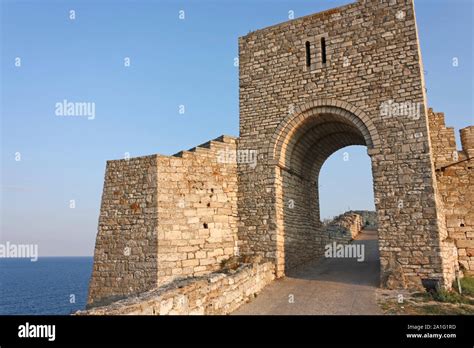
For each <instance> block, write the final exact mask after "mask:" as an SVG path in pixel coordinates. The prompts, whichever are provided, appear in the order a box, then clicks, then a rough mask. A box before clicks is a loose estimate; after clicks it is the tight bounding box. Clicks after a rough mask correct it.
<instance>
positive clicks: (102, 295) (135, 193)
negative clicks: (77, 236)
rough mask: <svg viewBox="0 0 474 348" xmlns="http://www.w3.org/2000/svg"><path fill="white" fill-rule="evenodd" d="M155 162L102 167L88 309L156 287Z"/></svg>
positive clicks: (149, 158) (150, 158) (148, 159)
mask: <svg viewBox="0 0 474 348" xmlns="http://www.w3.org/2000/svg"><path fill="white" fill-rule="evenodd" d="M156 165H157V156H146V157H138V158H132V159H127V160H125V159H124V160H118V161H108V162H107V168H106V171H105V182H104V190H103V193H102V204H101V209H100V217H99V231H98V234H97V240H96V246H95V254H94V268H93V272H92V278H91V282H90V285H89V299H88V303H89V304H93V303H94V304H97V303H100V301H101V300H108V301H112V300H115V299H119V298H123V297H126V296H128V295H131V294H137V293H140V292H143V291H146V290H149V289H151V288H152V287H153V286H155V285H156V283H157V268H158V264H157V256H158V249H157V246H158V242H157V233H156V231H157V223H158V215H157V170H156Z"/></svg>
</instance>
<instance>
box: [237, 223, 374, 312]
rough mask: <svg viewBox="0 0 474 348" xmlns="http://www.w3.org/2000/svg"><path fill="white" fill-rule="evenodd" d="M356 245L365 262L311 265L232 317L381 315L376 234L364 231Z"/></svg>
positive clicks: (321, 261)
mask: <svg viewBox="0 0 474 348" xmlns="http://www.w3.org/2000/svg"><path fill="white" fill-rule="evenodd" d="M353 243H354V244H362V245H364V248H365V259H364V261H362V262H358V261H357V259H356V258H351V259H347V258H345V259H342V258H333V259H327V258H322V259H318V260H314V261H311V262H309V263H307V264H306V265H304V266H302V267H299V268H298V269H296V270H294V271H292V272H290V273H289V274H288V275H287V277H285V278H283V279H278V280H275V281H274V282H273V283H272V284H270V285H268V286H267V287H266V288H265V289H264V290H263V291H262V292H261V293H260V294H259V295H258V297H257V298H256V299H254V300H252V301H251V302H249V303H246V304H244V305H242V306H241V307H240V308H239V309H238V310H237V311H235V312H234V313H233V314H240V315H242V314H382V312H381V311H380V309H379V308H378V306H377V304H376V302H375V290H376V289H377V287H378V286H379V274H380V263H379V255H378V242H377V232H376V231H371V230H364V231H362V232H361V233H360V234H359V236H358V237H357V239H356V240H355V241H354V242H353ZM292 300H293V301H292ZM291 302H292V303H291Z"/></svg>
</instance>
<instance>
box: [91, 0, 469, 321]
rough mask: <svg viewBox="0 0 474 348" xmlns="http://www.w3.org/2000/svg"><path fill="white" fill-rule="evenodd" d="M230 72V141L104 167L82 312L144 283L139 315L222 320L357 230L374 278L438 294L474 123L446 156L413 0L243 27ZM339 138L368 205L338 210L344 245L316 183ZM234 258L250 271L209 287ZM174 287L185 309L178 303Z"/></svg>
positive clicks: (461, 224)
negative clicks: (373, 263)
mask: <svg viewBox="0 0 474 348" xmlns="http://www.w3.org/2000/svg"><path fill="white" fill-rule="evenodd" d="M239 69H240V71H239V78H240V82H239V89H240V135H239V137H238V138H232V137H228V136H221V137H219V138H217V139H215V140H212V141H210V142H208V143H206V144H203V145H200V146H198V147H196V148H193V149H191V150H189V151H183V152H180V153H179V154H176V155H174V156H162V155H152V156H145V157H138V158H132V159H124V160H114V161H108V162H107V168H106V173H105V183H104V189H103V194H102V204H101V212H100V218H99V229H98V235H97V241H96V248H95V255H94V268H93V274H92V279H91V282H90V288H89V298H88V304H89V306H100V305H103V304H107V303H110V302H113V301H116V300H119V299H124V298H127V297H130V296H132V295H140V294H145V293H147V294H149V293H150V292H151V293H154V294H155V295H156V294H159V295H156V296H155V297H154V298H153V299H151V300H149V301H151V302H150V303H152V302H153V303H152V304H150V305H149V306H145V307H146V308H145V307H143V308H141V307H140V305H137V306H138V307H140V308H141V309H140V308H138V307H137V306H135V307H133V306H132V307H133V308H132V307H129V304H127V305H126V306H125V307H127V308H129V309H128V311H129V312H131V313H150V314H166V313H175V314H183V313H188V314H190V313H191V312H193V313H194V312H195V313H201V314H204V313H228V312H230V311H231V310H234V309H235V308H237V307H238V305H239V304H240V303H241V302H242V301H245V300H246V299H248V298H249V297H250V296H252V295H253V294H256V293H257V292H258V291H259V290H260V289H261V288H262V287H263V286H265V285H266V284H267V283H268V282H270V281H271V279H273V278H274V277H282V276H284V275H285V272H287V271H288V270H289V269H292V268H294V267H297V266H299V265H300V264H303V263H305V262H307V261H309V260H311V259H314V258H318V257H321V256H322V255H323V253H324V246H325V244H326V243H328V242H331V241H333V240H345V241H346V242H350V240H351V239H352V237H353V236H355V234H357V233H358V231H357V229H360V227H361V226H362V225H366V224H367V225H370V226H372V227H374V226H375V225H376V228H377V230H378V238H379V251H380V263H381V275H380V276H381V279H380V281H381V285H382V286H388V287H392V288H403V287H411V288H419V287H421V282H422V280H424V279H431V280H435V281H437V282H438V283H439V285H440V286H442V287H446V288H449V287H451V284H452V282H453V280H454V277H455V275H456V274H457V272H458V271H459V272H460V273H459V274H463V273H464V274H473V273H474V177H473V161H472V158H473V156H474V127H472V126H470V127H467V128H464V129H462V130H461V141H462V150H458V149H457V147H456V142H455V136H454V130H453V129H452V128H447V127H446V126H445V121H444V115H443V114H441V113H436V112H433V111H432V110H431V109H428V108H427V102H426V96H425V84H424V79H423V73H422V72H423V66H422V61H421V54H420V48H419V43H418V34H417V28H416V22H415V13H414V7H413V3H412V0H382V1H381V0H359V1H357V2H354V3H352V4H349V5H346V6H342V7H339V8H335V9H331V10H328V11H325V12H321V13H316V14H313V15H310V16H306V17H302V18H298V19H295V20H292V21H289V22H285V23H282V24H279V25H275V26H271V27H268V28H265V29H262V30H257V31H255V32H251V33H249V34H248V35H246V36H244V37H241V38H239ZM349 145H364V146H366V147H367V152H368V155H369V156H370V158H371V163H372V174H373V185H374V195H375V206H376V213H367V212H366V213H363V212H350V213H349V214H348V215H344V216H343V217H341V218H340V220H339V227H340V228H342V229H343V230H344V229H345V230H346V231H347V233H346V234H344V233H343V234H342V235H344V236H345V237H344V238H342V239H341V237H340V236H337V233H336V234H333V233H331V231H332V230H331V228H333V227H334V225H333V227H330V226H327V225H325V224H323V223H322V222H321V220H320V215H319V211H320V210H319V197H318V176H319V172H320V170H321V167H322V165H323V163H324V162H325V160H326V159H327V158H328V157H329V156H330V155H331V154H332V153H334V152H335V151H337V150H339V149H341V148H343V147H346V146H349ZM341 226H342V227H341ZM333 229H334V228H333ZM239 260H240V261H239ZM242 260H247V261H248V260H253V261H252V262H253V265H250V266H246V267H247V268H244V269H243V271H245V270H246V271H245V272H247V273H245V274H246V277H249V279H244V278H245V276H244V278H239V280H236V279H234V278H235V276H233V275H229V274H224V273H222V274H223V275H222V280H220V282H221V283H218V284H219V285H218V286H217V288H216V287H215V286H214V288H213V289H212V290H210V288H209V285H208V284H210V280H209V279H207V278H206V277H212V275H213V274H220V273H219V272H221V270H222V269H223V268H224V267H225V264H226V262H237V263H239V262H241V263H242V264H247V263H245V262H244V261H242ZM247 261H246V262H247ZM236 267H237V268H238V264H237V265H236ZM239 269H241V268H239ZM243 271H242V270H241V271H239V272H243ZM216 272H217V273H216ZM239 274H240V273H239ZM257 274H261V275H262V276H261V277H260V275H259V276H258V277H259V278H258V279H259V280H258V281H256V280H255V281H256V282H255V281H252V280H251V279H250V278H253V277H257ZM232 277H234V278H232ZM202 279H204V280H202ZM182 281H186V282H188V283H186V284H188V285H186V286H185V288H186V289H187V290H182V288H179V287H175V285H176V284H178V283H179V282H182ZM233 282H234V283H235V282H237V283H238V285H236V286H233V284H234V283H233ZM189 284H192V285H189ZM187 286H191V288H192V290H190V289H191V288H187ZM232 286H233V287H232ZM170 289H171V290H170ZM180 289H181V290H180ZM211 293H212V295H209V294H211ZM226 293H232V294H233V295H232V296H235V297H232V296H230V295H229V296H230V297H227V298H226V297H225V295H226ZM206 294H207V295H206ZM179 296H184V297H185V300H183V301H185V303H191V302H192V303H193V305H191V306H188V307H186V308H187V309H183V310H181V309H179V308H184V307H180V304H179V303H181V302H179V301H178V300H177V298H178V297H179ZM190 296H191V297H190ZM170 298H171V300H170ZM191 298H192V299H191ZM144 301H145V300H144ZM147 301H148V300H147ZM166 301H168V302H169V303H168V302H166ZM176 301H178V302H179V303H178V304H176V303H175V302H176ZM189 301H191V302H189ZM216 301H217V302H216ZM145 302H146V301H145ZM216 303H219V304H216ZM142 305H143V303H142ZM216 306H217V307H216ZM130 308H132V309H130ZM150 308H151V309H150ZM163 308H164V309H163ZM211 308H217V309H211ZM219 308H220V309H219ZM150 311H151V312H150ZM99 312H100V311H99ZM102 312H103V313H106V312H107V310H105V309H104V310H103V311H102ZM102 312H101V313H102ZM109 312H110V311H109ZM109 312H107V313H109ZM112 312H113V311H112ZM96 313H97V312H96ZM99 314H100V313H99Z"/></svg>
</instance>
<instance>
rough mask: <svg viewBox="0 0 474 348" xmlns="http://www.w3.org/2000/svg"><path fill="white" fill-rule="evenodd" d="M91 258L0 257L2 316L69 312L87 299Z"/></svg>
mask: <svg viewBox="0 0 474 348" xmlns="http://www.w3.org/2000/svg"><path fill="white" fill-rule="evenodd" d="M92 265H93V258H92V257H39V258H38V259H37V260H36V261H35V262H32V261H31V260H30V259H21V258H16V259H15V258H0V315H25V314H28V315H68V314H71V313H74V312H75V311H77V310H80V309H84V308H85V306H86V302H87V291H88V286H89V279H90V277H91V273H92Z"/></svg>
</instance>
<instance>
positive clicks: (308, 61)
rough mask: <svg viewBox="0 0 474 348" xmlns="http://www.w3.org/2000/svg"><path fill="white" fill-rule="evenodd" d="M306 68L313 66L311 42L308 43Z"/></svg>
mask: <svg viewBox="0 0 474 348" xmlns="http://www.w3.org/2000/svg"><path fill="white" fill-rule="evenodd" d="M306 66H307V67H310V66H311V47H310V43H309V41H306Z"/></svg>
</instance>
